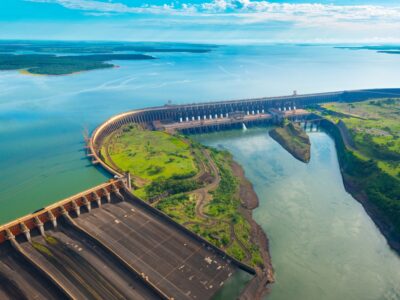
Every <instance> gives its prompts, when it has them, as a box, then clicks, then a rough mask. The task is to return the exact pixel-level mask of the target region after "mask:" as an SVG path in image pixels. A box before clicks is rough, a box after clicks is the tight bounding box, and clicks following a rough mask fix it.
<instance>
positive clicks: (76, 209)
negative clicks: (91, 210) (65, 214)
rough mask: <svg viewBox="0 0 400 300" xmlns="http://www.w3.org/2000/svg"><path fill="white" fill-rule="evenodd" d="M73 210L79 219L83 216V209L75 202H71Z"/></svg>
mask: <svg viewBox="0 0 400 300" xmlns="http://www.w3.org/2000/svg"><path fill="white" fill-rule="evenodd" d="M71 205H72V208H73V209H74V211H75V213H76V215H77V216H78V217H79V216H80V215H81V208H80V207H79V205H78V204H76V202H75V200H72V201H71Z"/></svg>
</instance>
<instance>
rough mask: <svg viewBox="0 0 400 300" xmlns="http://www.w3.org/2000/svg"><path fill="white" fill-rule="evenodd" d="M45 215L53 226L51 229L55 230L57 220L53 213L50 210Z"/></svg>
mask: <svg viewBox="0 0 400 300" xmlns="http://www.w3.org/2000/svg"><path fill="white" fill-rule="evenodd" d="M47 215H48V217H49V220H50V221H51V223H52V224H53V228H54V229H56V228H57V219H56V217H55V216H54V215H53V213H52V212H51V211H50V210H49V211H48V212H47Z"/></svg>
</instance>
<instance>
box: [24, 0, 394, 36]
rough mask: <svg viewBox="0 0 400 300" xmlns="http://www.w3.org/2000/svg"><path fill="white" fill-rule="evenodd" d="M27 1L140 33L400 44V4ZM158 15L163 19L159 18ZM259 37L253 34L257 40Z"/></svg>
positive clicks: (248, 0) (224, 0)
mask: <svg viewBox="0 0 400 300" xmlns="http://www.w3.org/2000/svg"><path fill="white" fill-rule="evenodd" d="M25 1H30V2H37V3H55V4H59V5H62V6H64V7H65V8H68V9H74V10H80V11H82V12H84V14H86V15H90V16H96V17H98V18H99V20H102V18H104V17H107V16H112V15H114V14H132V15H136V16H143V17H144V18H134V19H132V20H134V21H135V25H133V26H132V27H130V28H136V29H137V28H138V27H141V26H139V25H140V24H141V23H143V22H148V23H146V24H142V25H147V26H146V27H145V28H149V27H151V28H153V30H156V28H155V27H157V32H163V29H166V28H168V30H169V31H170V32H173V30H178V31H179V30H181V29H182V28H184V27H185V26H187V28H190V30H191V31H192V32H197V34H204V35H210V32H211V33H212V34H213V35H215V34H216V30H215V28H216V26H217V27H218V30H219V31H221V32H225V35H224V37H225V36H226V33H228V32H229V34H231V35H235V34H236V35H238V36H247V35H248V34H249V32H250V31H248V29H249V28H252V29H254V30H252V31H251V32H252V35H256V32H257V34H260V35H261V34H264V35H263V36H260V40H262V39H263V38H265V36H268V38H271V39H273V35H274V34H275V33H276V34H278V35H279V36H276V38H275V39H280V40H282V39H287V40H296V39H297V40H301V39H307V40H310V39H311V38H312V39H321V40H330V39H335V38H336V39H340V40H347V39H348V40H349V41H351V40H363V39H370V40H376V41H378V40H382V41H383V40H390V41H392V40H393V41H394V40H400V6H399V7H396V6H381V5H334V4H314V3H302V4H292V3H271V2H268V1H264V0H261V1H252V0H205V1H211V2H203V3H199V4H193V3H179V2H176V1H174V2H173V3H174V4H164V5H158V6H155V5H148V4H144V5H141V6H128V5H126V4H123V3H120V2H117V1H118V0H115V1H113V2H111V1H108V2H105V1H99V0H25ZM166 1H167V0H166ZM168 1H169V0H168ZM183 1H184V0H183ZM169 3H172V1H171V2H169ZM160 15H162V16H163V18H160V17H158V16H160ZM152 16H154V17H152ZM274 24H278V25H274ZM273 26H276V28H274V27H273ZM233 27H234V28H233ZM274 29H276V30H274ZM127 30H128V29H127ZM142 30H144V29H142ZM240 31H243V32H242V33H240ZM135 34H136V31H135ZM317 37H318V38H317ZM257 38H258V37H255V36H254V39H257Z"/></svg>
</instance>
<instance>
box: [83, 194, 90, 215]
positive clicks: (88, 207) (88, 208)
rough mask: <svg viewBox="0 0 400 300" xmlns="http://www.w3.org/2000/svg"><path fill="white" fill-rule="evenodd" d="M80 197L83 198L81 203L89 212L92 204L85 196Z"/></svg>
mask: <svg viewBox="0 0 400 300" xmlns="http://www.w3.org/2000/svg"><path fill="white" fill-rule="evenodd" d="M82 199H83V204H84V205H85V206H86V208H87V210H88V211H89V212H90V211H91V210H92V204H91V203H90V201H89V200H88V199H87V198H86V196H83V197H82Z"/></svg>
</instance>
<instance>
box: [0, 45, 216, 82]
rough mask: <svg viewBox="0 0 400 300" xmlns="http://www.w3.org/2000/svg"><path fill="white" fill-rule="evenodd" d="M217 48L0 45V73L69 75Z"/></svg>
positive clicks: (189, 46)
mask: <svg viewBox="0 0 400 300" xmlns="http://www.w3.org/2000/svg"><path fill="white" fill-rule="evenodd" d="M214 47H215V46H213V45H197V44H181V43H126V42H109V43H105V42H103V43H100V42H43V41H40V42H34V41H19V42H15V41H0V71H7V70H22V71H23V72H24V73H25V74H36V75H68V74H73V73H77V72H82V71H90V70H96V69H106V68H113V67H115V65H114V64H111V63H109V61H112V60H150V59H155V57H153V56H152V55H149V54H148V53H192V54H193V53H207V52H210V51H211V49H212V48H214ZM56 54H57V55H56ZM66 54H69V55H66Z"/></svg>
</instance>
